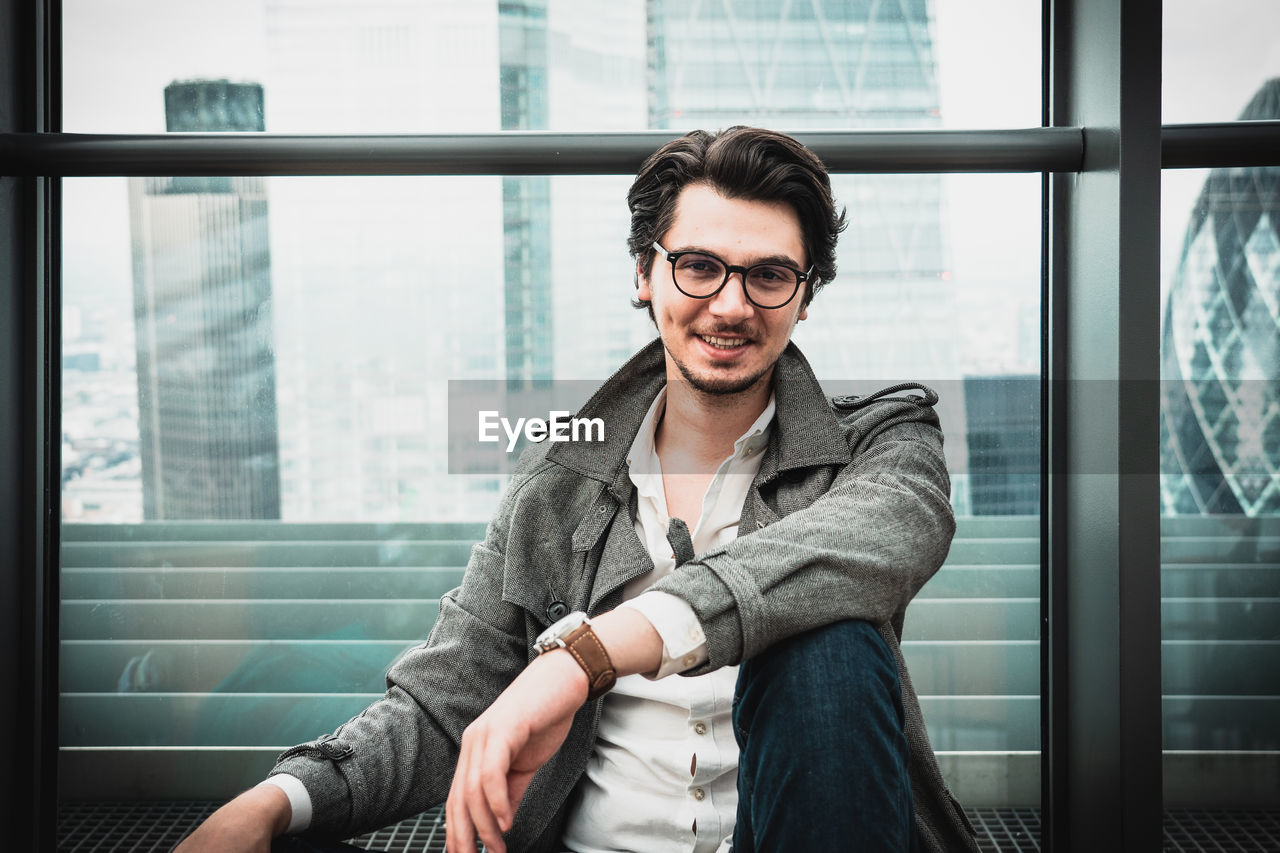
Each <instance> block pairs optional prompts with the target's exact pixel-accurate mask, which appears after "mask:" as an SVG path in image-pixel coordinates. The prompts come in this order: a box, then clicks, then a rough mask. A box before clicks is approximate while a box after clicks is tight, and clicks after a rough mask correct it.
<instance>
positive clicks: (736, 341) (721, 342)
mask: <svg viewBox="0 0 1280 853" xmlns="http://www.w3.org/2000/svg"><path fill="white" fill-rule="evenodd" d="M698 337H699V338H701V339H702V340H704V341H706V342H707V343H709V344H711V346H713V347H715V348H716V349H726V350H728V349H740V348H741V347H745V346H746V345H747V344H749V343H750V341H749V340H747V339H746V338H721V337H717V336H716V335H698Z"/></svg>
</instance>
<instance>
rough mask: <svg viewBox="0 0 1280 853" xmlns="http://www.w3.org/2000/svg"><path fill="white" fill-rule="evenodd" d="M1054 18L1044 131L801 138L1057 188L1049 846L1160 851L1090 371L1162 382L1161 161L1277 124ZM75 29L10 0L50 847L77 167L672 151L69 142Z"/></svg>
mask: <svg viewBox="0 0 1280 853" xmlns="http://www.w3.org/2000/svg"><path fill="white" fill-rule="evenodd" d="M1042 6H1043V10H1044V40H1043V49H1044V50H1043V57H1044V59H1043V63H1044V80H1045V84H1044V125H1045V126H1044V127H1042V128H1032V129H1024V130H997V131H914V132H913V131H892V132H805V133H799V134H797V136H798V137H799V138H800V139H802V140H803V141H804V142H805V143H806V144H808V145H810V146H811V147H812V148H813V149H814V150H815V151H817V152H818V153H819V154H820V155H821V156H822V157H823V158H824V160H826V162H827V163H828V165H829V166H830V167H831V168H832V170H833V171H840V172H853V171H857V172H959V171H970V172H1001V171H1030V172H1042V173H1044V183H1043V187H1044V199H1045V201H1044V230H1043V233H1044V237H1045V240H1044V265H1043V269H1044V278H1043V282H1042V288H1043V297H1044V298H1043V305H1044V313H1043V317H1044V319H1043V333H1044V337H1043V344H1042V346H1043V350H1042V353H1043V364H1044V378H1045V379H1046V380H1047V381H1045V382H1044V392H1043V394H1044V399H1043V415H1044V418H1043V423H1044V425H1045V429H1044V435H1045V443H1044V447H1043V456H1042V461H1043V471H1044V477H1045V479H1044V488H1043V490H1042V495H1043V498H1042V500H1043V504H1042V514H1041V524H1042V534H1043V535H1042V540H1041V541H1042V545H1041V547H1042V564H1043V571H1042V594H1041V602H1042V604H1041V606H1042V630H1043V634H1042V644H1041V654H1042V671H1041V679H1042V682H1041V687H1042V725H1043V743H1042V747H1043V764H1042V781H1043V792H1042V793H1043V799H1042V806H1043V814H1044V845H1043V846H1044V849H1046V850H1057V851H1063V850H1069V849H1071V850H1092V849H1124V850H1130V851H1143V850H1156V849H1158V847H1159V844H1160V820H1159V812H1160V801H1161V800H1160V798H1161V753H1160V740H1159V725H1158V723H1157V721H1158V720H1159V719H1160V705H1159V702H1160V683H1159V672H1160V666H1159V661H1160V646H1159V642H1160V622H1159V552H1160V541H1159V528H1158V514H1157V512H1156V507H1157V506H1158V503H1157V492H1156V488H1157V486H1156V483H1155V480H1154V475H1149V476H1145V475H1144V476H1139V475H1124V476H1121V475H1120V474H1119V471H1120V467H1119V465H1118V464H1117V462H1118V460H1119V459H1120V458H1126V459H1129V460H1132V459H1133V458H1134V457H1135V456H1136V457H1137V458H1139V459H1141V460H1146V461H1148V462H1152V461H1153V458H1154V454H1155V453H1156V435H1157V431H1156V420H1155V417H1156V416H1155V414H1154V413H1155V411H1156V409H1155V407H1154V406H1152V405H1151V404H1150V401H1146V400H1140V399H1132V398H1129V397H1120V396H1119V394H1118V393H1117V394H1114V395H1112V397H1111V398H1110V399H1104V400H1103V401H1102V406H1101V407H1094V406H1093V404H1096V403H1097V402H1098V401H1097V400H1096V399H1094V400H1088V399H1086V398H1085V397H1084V395H1083V393H1082V392H1081V391H1080V383H1079V382H1077V381H1076V380H1080V379H1083V378H1101V379H1107V380H1119V379H1122V378H1123V379H1133V378H1147V377H1158V375H1159V364H1158V360H1157V357H1158V351H1159V340H1158V317H1159V304H1158V302H1159V283H1158V278H1157V272H1156V271H1157V270H1158V269H1159V258H1158V246H1159V239H1158V238H1159V235H1158V233H1157V232H1156V229H1157V227H1158V225H1157V223H1158V220H1159V217H1158V210H1159V207H1158V204H1159V169H1160V168H1161V167H1164V168H1199V167H1214V166H1247V165H1274V164H1276V163H1277V162H1278V159H1280V158H1278V156H1277V152H1280V122H1249V123H1231V124H1206V125H1175V126H1168V127H1164V128H1161V127H1160V124H1159V114H1158V110H1159V103H1160V89H1159V80H1160V68H1161V57H1160V39H1159V38H1158V33H1159V32H1160V24H1161V10H1160V5H1159V2H1158V0H1128V2H1124V3H1118V2H1115V0H1042ZM60 15H61V5H60V3H59V2H58V0H27V1H26V2H24V0H0V565H3V566H4V567H5V571H4V572H3V573H2V574H0V602H3V603H2V604H0V607H2V608H4V609H3V610H0V648H2V649H3V654H2V655H0V683H3V684H5V685H8V686H10V688H11V689H9V690H8V691H6V694H7V698H5V699H4V700H2V701H0V730H3V731H5V732H6V733H7V735H8V736H9V744H10V745H9V747H8V749H7V750H6V761H5V770H4V772H3V774H2V775H0V780H2V781H0V803H3V808H4V809H5V811H4V815H5V816H6V817H7V818H8V820H7V822H6V827H7V829H6V832H7V840H9V842H10V844H11V845H13V846H15V848H20V849H42V848H44V847H49V846H51V844H52V835H53V829H54V821H55V809H56V800H57V796H56V778H55V776H56V766H57V765H56V761H57V722H56V709H57V684H58V678H57V648H58V645H57V643H58V632H57V619H56V615H57V611H56V608H57V602H58V588H57V582H58V568H59V555H58V543H59V530H58V523H59V513H58V499H59V491H58V483H59V471H58V437H59V428H60V416H61V413H60V393H59V384H58V383H59V371H58V364H59V359H58V353H59V352H60V341H59V323H58V318H59V316H60V310H59V292H60V291H59V287H60V285H59V269H58V264H59V257H60V245H59V233H60V223H59V214H60V198H59V186H60V183H59V178H60V177H62V176H84V175H180V174H181V175H209V174H219V175H227V174H230V175H322V174H323V175H334V174H342V175H386V174H450V175H459V174H506V175H524V174H617V173H627V172H632V171H634V170H635V168H636V167H637V166H638V165H639V163H640V161H641V160H642V159H643V157H644V156H645V155H646V154H647V153H648V152H649V151H651V150H652V149H653V148H654V147H656V146H657V145H658V144H660V143H661V142H663V141H665V140H667V139H669V138H671V136H672V134H670V133H667V132H661V131H656V132H638V133H625V134H616V133H607V134H558V133H510V132H508V133H501V134H473V135H464V136H373V137H342V136H336V137H334V136H275V135H270V134H263V135H225V134H219V135H216V136H213V135H163V136H99V135H86V134H61V133H59V131H60V115H61V110H60V92H61V81H60V69H61V67H62V62H61V37H60V34H61V26H60ZM1086 250H1087V251H1086ZM1099 330H1102V332H1103V338H1102V345H1101V346H1099V345H1098V342H1097V341H1096V340H1086V338H1085V335H1086V333H1088V334H1096V333H1098V331H1099ZM1115 384H1117V387H1118V382H1116V383H1115ZM1150 384H1151V385H1152V387H1154V386H1155V384H1156V383H1150ZM1108 464H1111V465H1113V466H1114V467H1111V468H1108V467H1106V466H1107V465H1108ZM1127 467H1128V470H1147V471H1155V470H1156V466H1155V465H1154V464H1148V465H1133V464H1129V465H1128V466H1127ZM1099 470H1114V471H1116V472H1117V473H1116V475H1115V476H1113V477H1110V478H1108V477H1098V476H1091V477H1082V476H1074V475H1072V473H1071V472H1072V471H1099Z"/></svg>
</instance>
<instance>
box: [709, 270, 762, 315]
mask: <svg viewBox="0 0 1280 853" xmlns="http://www.w3.org/2000/svg"><path fill="white" fill-rule="evenodd" d="M744 276H745V274H744V273H740V272H731V273H729V278H728V280H727V281H725V283H724V287H722V288H720V292H719V293H717V294H716V295H715V296H713V297H712V298H711V305H710V306H709V307H710V309H711V312H712V313H713V314H716V315H720V316H735V317H745V316H749V315H750V314H751V313H752V312H753V311H754V310H755V305H753V304H752V303H751V300H749V299H747V282H746V279H745V277H744Z"/></svg>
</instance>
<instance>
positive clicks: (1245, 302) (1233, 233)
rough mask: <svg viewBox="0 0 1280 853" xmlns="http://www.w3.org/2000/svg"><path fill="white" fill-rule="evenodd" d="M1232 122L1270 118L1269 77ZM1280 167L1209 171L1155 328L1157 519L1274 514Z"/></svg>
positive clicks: (1279, 411) (1273, 86) (1276, 101)
mask: <svg viewBox="0 0 1280 853" xmlns="http://www.w3.org/2000/svg"><path fill="white" fill-rule="evenodd" d="M1240 118H1241V119H1242V120H1246V121H1248V120H1261V119H1272V120H1274V119H1278V118H1280V78H1277V79H1273V80H1270V81H1269V82H1267V83H1266V84H1265V85H1264V86H1263V87H1262V88H1261V89H1260V90H1259V91H1258V93H1257V94H1256V95H1254V97H1253V99H1252V100H1251V101H1250V102H1249V105H1248V106H1247V107H1245V110H1244V112H1243V113H1242V114H1241V116H1240ZM1278 235H1280V168H1277V167H1274V166H1268V167H1252V168H1234V169H1214V170H1213V171H1212V172H1210V174H1209V178H1208V180H1207V181H1205V185H1204V189H1203V190H1202V191H1201V193H1200V198H1199V200H1198V201H1197V202H1196V206H1195V209H1194V210H1193V211H1192V213H1191V221H1190V224H1189V225H1188V226H1187V236H1186V240H1185V242H1184V244H1183V249H1182V256H1181V260H1180V261H1179V263H1178V268H1177V272H1176V274H1175V276H1174V279H1173V284H1172V287H1171V290H1170V293H1169V301H1168V304H1167V306H1166V311H1165V319H1164V340H1163V353H1162V360H1163V363H1164V370H1163V373H1164V377H1165V381H1164V383H1163V388H1162V402H1163V411H1162V417H1161V422H1160V449H1161V454H1160V455H1161V459H1160V464H1161V468H1160V470H1161V478H1160V483H1161V498H1162V503H1163V507H1162V509H1163V512H1164V514H1166V515H1199V514H1223V513H1230V514H1244V515H1248V516H1262V515H1276V514H1280V384H1278V382H1277V380H1280V237H1278Z"/></svg>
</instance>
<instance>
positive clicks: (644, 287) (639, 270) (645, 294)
mask: <svg viewBox="0 0 1280 853" xmlns="http://www.w3.org/2000/svg"><path fill="white" fill-rule="evenodd" d="M636 299H639V300H640V301H641V302H652V301H653V293H652V292H651V291H650V290H649V277H648V276H647V275H645V274H644V262H643V261H636Z"/></svg>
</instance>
